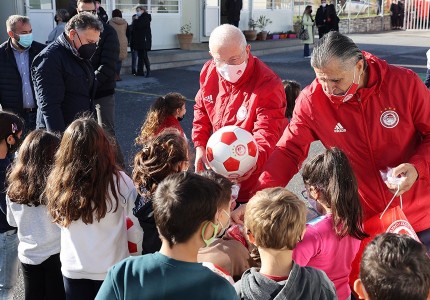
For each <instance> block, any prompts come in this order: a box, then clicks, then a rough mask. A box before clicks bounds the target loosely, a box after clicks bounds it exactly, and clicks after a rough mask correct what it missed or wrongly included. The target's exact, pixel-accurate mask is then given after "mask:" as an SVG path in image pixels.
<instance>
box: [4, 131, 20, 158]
mask: <svg viewBox="0 0 430 300" xmlns="http://www.w3.org/2000/svg"><path fill="white" fill-rule="evenodd" d="M12 136H13V138H14V139H15V144H13V145H11V144H9V143H8V142H7V141H6V144H7V145H8V147H7V154H13V153H15V152H16V150H18V148H19V146H20V145H21V142H22V140H21V139H20V138H18V136H17V135H16V134H12Z"/></svg>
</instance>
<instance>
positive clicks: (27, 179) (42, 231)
mask: <svg viewBox="0 0 430 300" xmlns="http://www.w3.org/2000/svg"><path fill="white" fill-rule="evenodd" d="M59 144H60V138H59V137H58V136H57V135H55V134H52V133H49V132H47V131H44V130H35V131H32V132H30V134H29V135H28V136H27V137H26V138H25V139H24V142H23V143H22V145H21V147H20V150H19V152H18V156H17V158H16V159H15V161H14V162H13V164H12V168H11V169H10V172H9V173H8V177H7V181H8V189H7V197H6V201H7V219H8V222H9V224H11V225H13V226H16V227H18V239H19V245H18V258H19V260H20V261H21V267H22V273H23V277H24V292H25V299H65V295H64V286H63V277H62V276H61V263H60V228H59V227H58V226H57V225H55V224H53V223H52V220H51V218H50V217H49V216H48V214H47V212H46V198H45V196H44V194H43V191H44V189H45V186H46V178H47V177H48V175H49V172H50V170H51V167H52V165H53V163H54V159H53V158H54V155H55V151H57V148H58V145H59Z"/></svg>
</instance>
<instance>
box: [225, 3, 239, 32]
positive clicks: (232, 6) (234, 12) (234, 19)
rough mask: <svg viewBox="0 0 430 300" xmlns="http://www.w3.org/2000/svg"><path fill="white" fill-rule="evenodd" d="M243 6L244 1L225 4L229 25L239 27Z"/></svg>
mask: <svg viewBox="0 0 430 300" xmlns="http://www.w3.org/2000/svg"><path fill="white" fill-rule="evenodd" d="M242 6H243V3H242V0H227V1H226V2H225V8H226V9H227V21H228V24H231V25H234V26H236V27H239V21H240V11H241V10H242Z"/></svg>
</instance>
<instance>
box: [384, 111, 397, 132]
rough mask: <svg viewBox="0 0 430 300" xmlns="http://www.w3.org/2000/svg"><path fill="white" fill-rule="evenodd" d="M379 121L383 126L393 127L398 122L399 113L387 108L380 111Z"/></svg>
mask: <svg viewBox="0 0 430 300" xmlns="http://www.w3.org/2000/svg"><path fill="white" fill-rule="evenodd" d="M380 121H381V124H382V126H384V127H385V128H394V127H396V126H397V124H399V115H398V114H397V112H396V111H395V110H393V109H389V110H386V111H384V112H382V114H381V118H380Z"/></svg>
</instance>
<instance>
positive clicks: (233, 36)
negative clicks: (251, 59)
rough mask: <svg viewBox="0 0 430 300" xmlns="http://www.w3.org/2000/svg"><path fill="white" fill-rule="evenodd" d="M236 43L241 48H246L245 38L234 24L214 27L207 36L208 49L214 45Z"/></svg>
mask: <svg viewBox="0 0 430 300" xmlns="http://www.w3.org/2000/svg"><path fill="white" fill-rule="evenodd" d="M232 43H234V44H238V45H239V46H240V47H241V48H243V49H245V48H246V39H245V36H244V35H243V32H242V31H241V30H240V29H239V28H237V27H236V26H233V25H230V24H223V25H220V26H218V27H217V28H215V29H214V30H213V31H212V32H211V36H210V37H209V50H211V49H212V47H213V46H214V45H223V46H224V45H229V44H232Z"/></svg>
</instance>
